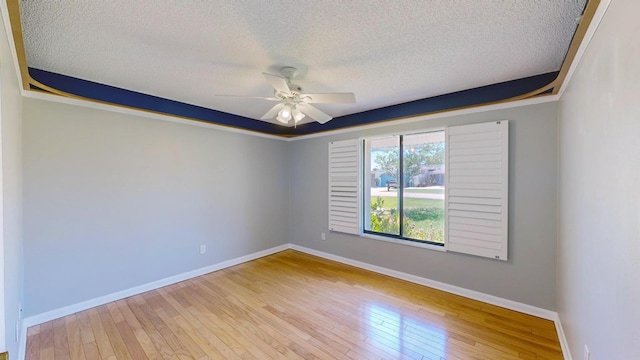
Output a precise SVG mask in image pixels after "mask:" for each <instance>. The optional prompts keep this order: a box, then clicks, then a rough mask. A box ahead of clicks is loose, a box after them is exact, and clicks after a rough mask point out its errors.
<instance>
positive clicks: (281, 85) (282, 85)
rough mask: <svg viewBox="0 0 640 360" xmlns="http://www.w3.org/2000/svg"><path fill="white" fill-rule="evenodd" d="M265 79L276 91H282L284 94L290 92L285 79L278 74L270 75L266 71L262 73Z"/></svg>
mask: <svg viewBox="0 0 640 360" xmlns="http://www.w3.org/2000/svg"><path fill="white" fill-rule="evenodd" d="M262 75H264V77H265V79H267V81H268V82H269V83H270V84H271V86H273V88H274V89H276V91H279V92H283V93H285V94H291V90H289V84H287V80H286V79H285V78H283V77H281V76H278V75H271V74H268V73H262Z"/></svg>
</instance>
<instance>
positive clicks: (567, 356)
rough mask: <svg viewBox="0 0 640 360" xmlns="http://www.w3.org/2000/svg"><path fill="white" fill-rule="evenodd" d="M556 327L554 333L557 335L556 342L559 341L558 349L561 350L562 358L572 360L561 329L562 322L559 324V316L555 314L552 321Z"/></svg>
mask: <svg viewBox="0 0 640 360" xmlns="http://www.w3.org/2000/svg"><path fill="white" fill-rule="evenodd" d="M553 322H554V324H555V325H556V332H557V333H558V340H559V341H560V347H561V348H562V357H564V360H572V359H573V358H572V357H571V351H569V343H568V342H567V338H566V337H565V335H564V329H563V328H562V322H560V315H558V314H556V318H555V319H554V320H553Z"/></svg>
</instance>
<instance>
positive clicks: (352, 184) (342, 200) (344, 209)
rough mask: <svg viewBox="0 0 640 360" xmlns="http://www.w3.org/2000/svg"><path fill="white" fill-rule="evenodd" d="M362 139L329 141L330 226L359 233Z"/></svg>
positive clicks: (333, 228)
mask: <svg viewBox="0 0 640 360" xmlns="http://www.w3.org/2000/svg"><path fill="white" fill-rule="evenodd" d="M360 153H361V149H360V141H359V140H357V139H355V140H345V141H333V142H330V143H329V230H331V231H339V232H344V233H348V234H359V233H360V219H361V216H360V208H361V203H362V202H361V199H360V178H361V177H360V158H361V156H360Z"/></svg>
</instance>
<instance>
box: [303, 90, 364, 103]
mask: <svg viewBox="0 0 640 360" xmlns="http://www.w3.org/2000/svg"><path fill="white" fill-rule="evenodd" d="M300 98H302V99H303V100H304V101H305V102H308V103H311V104H313V103H324V104H355V102H356V96H355V95H354V94H353V93H330V94H300Z"/></svg>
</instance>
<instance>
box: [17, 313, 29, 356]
mask: <svg viewBox="0 0 640 360" xmlns="http://www.w3.org/2000/svg"><path fill="white" fill-rule="evenodd" d="M26 357H27V327H26V326H25V325H24V320H22V326H21V327H20V338H19V339H18V359H20V360H23V359H25V358H26Z"/></svg>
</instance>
